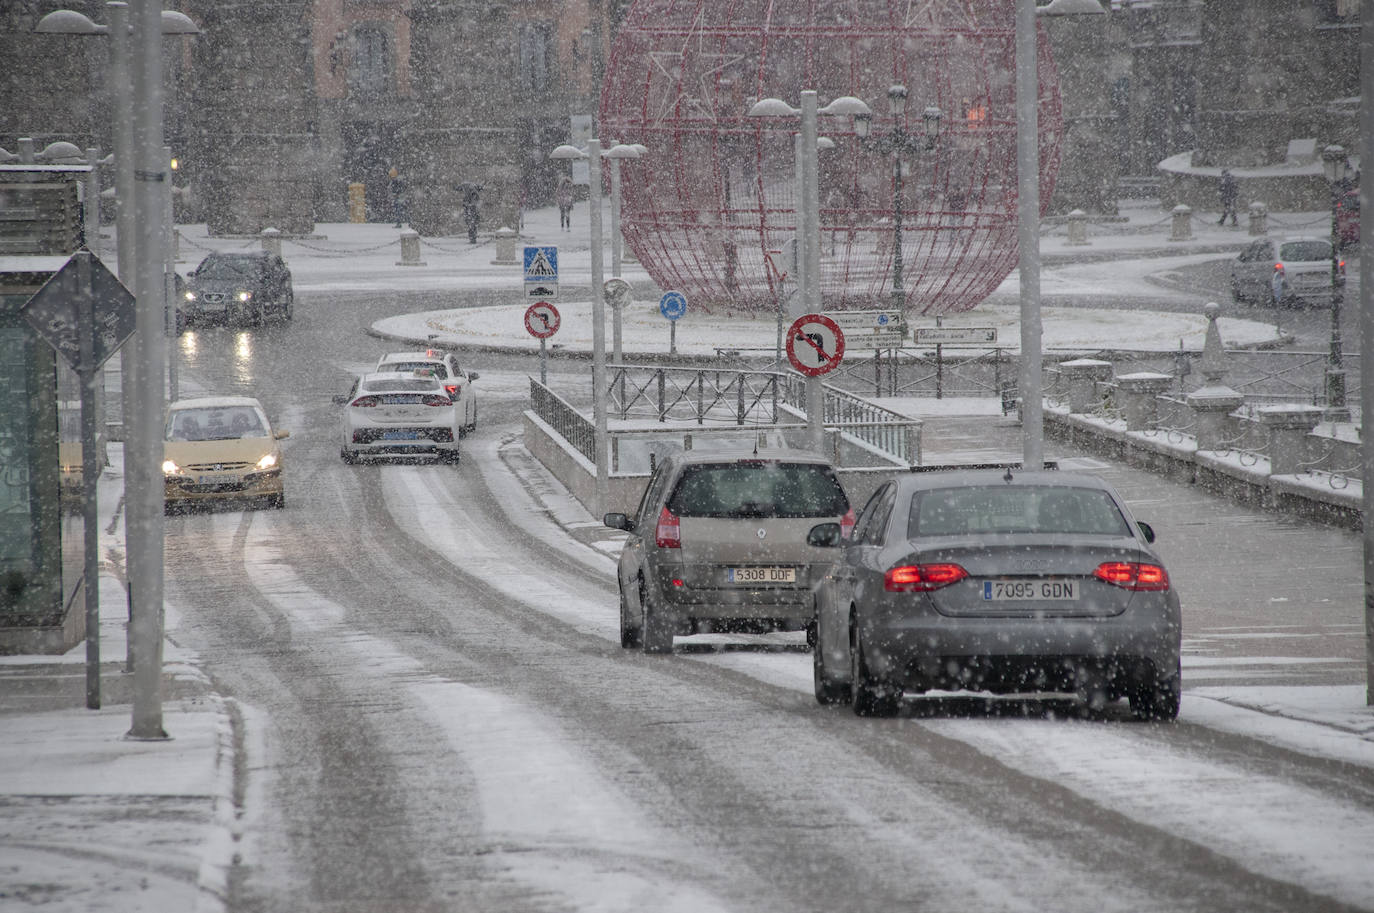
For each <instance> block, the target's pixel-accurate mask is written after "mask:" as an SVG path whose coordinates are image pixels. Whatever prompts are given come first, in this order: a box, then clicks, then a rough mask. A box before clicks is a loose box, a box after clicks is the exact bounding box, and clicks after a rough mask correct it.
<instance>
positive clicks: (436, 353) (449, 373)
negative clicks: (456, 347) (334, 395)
mask: <svg viewBox="0 0 1374 913" xmlns="http://www.w3.org/2000/svg"><path fill="white" fill-rule="evenodd" d="M377 370H378V371H429V372H431V373H433V374H434V376H435V377H437V378H439V382H440V383H442V384H443V385H444V390H445V392H447V393H448V395H449V397H450V398H451V399H452V400H453V401H454V403H455V404H456V405H457V407H458V415H459V416H460V417H461V418H462V424H461V425H460V426H459V430H460V431H461V432H462V433H463V434H468V433H469V432H472V431H476V430H477V391H476V390H475V389H474V388H473V386H472V382H473V381H475V380H476V379H477V377H478V374H477V372H476V371H464V370H463V368H462V366H461V365H460V364H459V363H458V356H457V355H455V354H454V353H453V352H448V351H443V350H440V349H426V350H425V351H423V352H388V353H386V354H385V355H383V356H382V357H381V358H379V359H377Z"/></svg>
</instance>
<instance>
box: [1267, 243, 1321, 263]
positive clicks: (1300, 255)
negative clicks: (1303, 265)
mask: <svg viewBox="0 0 1374 913" xmlns="http://www.w3.org/2000/svg"><path fill="white" fill-rule="evenodd" d="M1279 259H1280V260H1330V259H1331V245H1330V244H1328V243H1327V242H1326V241H1289V242H1287V243H1285V244H1283V245H1281V246H1280V247H1279Z"/></svg>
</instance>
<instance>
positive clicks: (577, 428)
mask: <svg viewBox="0 0 1374 913" xmlns="http://www.w3.org/2000/svg"><path fill="white" fill-rule="evenodd" d="M530 408H531V410H532V411H533V412H534V414H535V415H537V416H539V418H540V420H541V421H543V422H544V423H545V424H546V425H548V426H549V427H550V428H552V429H553V430H554V431H556V432H558V434H560V435H562V437H563V439H564V440H565V441H567V442H568V443H569V444H571V445H572V446H573V449H574V450H576V451H577V452H578V453H580V454H582V455H583V456H584V457H586V458H587V459H589V460H591V461H592V463H595V462H596V426H595V425H593V424H592V422H591V421H589V420H588V419H587V417H586V416H584V415H583V414H582V413H581V412H578V411H577V410H576V409H575V408H573V407H572V406H571V405H570V404H569V403H568V401H567V400H565V399H563V398H562V397H561V396H559V395H558V394H557V393H554V392H553V391H552V390H550V389H549V388H548V387H546V386H544V385H543V384H541V383H540V382H539V381H537V380H535V379H534V378H533V377H531V378H530Z"/></svg>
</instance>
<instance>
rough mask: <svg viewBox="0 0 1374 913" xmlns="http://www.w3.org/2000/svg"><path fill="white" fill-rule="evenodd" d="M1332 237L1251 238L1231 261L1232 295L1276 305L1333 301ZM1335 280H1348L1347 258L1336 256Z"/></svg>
mask: <svg viewBox="0 0 1374 913" xmlns="http://www.w3.org/2000/svg"><path fill="white" fill-rule="evenodd" d="M1332 260H1333V258H1332V256H1331V240H1330V239H1329V238H1317V237H1304V238H1285V239H1283V240H1281V241H1275V240H1273V239H1270V238H1261V239H1260V240H1258V241H1252V242H1251V243H1250V244H1249V245H1247V246H1246V248H1245V249H1244V250H1242V251H1241V252H1240V254H1239V255H1238V256H1237V257H1236V258H1235V259H1234V260H1232V261H1231V298H1232V299H1233V300H1234V301H1236V302H1259V303H1261V304H1264V305H1267V306H1270V307H1275V306H1278V305H1285V306H1292V305H1296V304H1299V303H1302V302H1308V301H1326V302H1330V301H1331V298H1332V294H1333V291H1334V288H1335V286H1333V285H1332V276H1331V264H1332ZM1335 263H1336V277H1335V278H1336V283H1337V284H1340V285H1343V284H1344V283H1345V261H1344V260H1341V259H1339V258H1335Z"/></svg>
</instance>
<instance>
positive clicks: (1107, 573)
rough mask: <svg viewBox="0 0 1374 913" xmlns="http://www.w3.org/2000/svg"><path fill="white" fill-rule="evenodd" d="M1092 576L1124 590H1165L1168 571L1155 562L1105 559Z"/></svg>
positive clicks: (1167, 582)
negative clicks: (1145, 562)
mask: <svg viewBox="0 0 1374 913" xmlns="http://www.w3.org/2000/svg"><path fill="white" fill-rule="evenodd" d="M1093 576H1094V577H1096V578H1097V579H1098V580H1101V581H1103V582H1105V583H1110V584H1111V585H1112V586H1119V587H1121V588H1122V589H1125V590H1167V589H1168V588H1169V573H1168V572H1167V571H1165V570H1164V568H1162V567H1160V566H1159V565H1157V564H1141V563H1139V562H1136V561H1107V562H1105V563H1103V564H1099V565H1098V566H1097V570H1095V571H1093Z"/></svg>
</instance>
